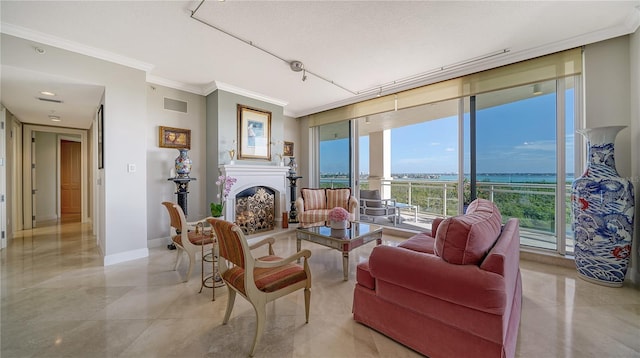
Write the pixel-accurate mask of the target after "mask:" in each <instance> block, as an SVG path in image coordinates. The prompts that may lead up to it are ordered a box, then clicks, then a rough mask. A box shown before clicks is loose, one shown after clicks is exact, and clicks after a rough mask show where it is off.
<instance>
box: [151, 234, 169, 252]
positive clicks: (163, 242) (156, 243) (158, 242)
mask: <svg viewBox="0 0 640 358" xmlns="http://www.w3.org/2000/svg"><path fill="white" fill-rule="evenodd" d="M170 243H171V239H170V238H169V237H159V238H157V239H151V240H148V241H147V247H148V248H150V249H151V248H156V247H163V246H167V245H169V244H170Z"/></svg>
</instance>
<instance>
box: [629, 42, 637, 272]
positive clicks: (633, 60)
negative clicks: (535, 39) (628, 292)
mask: <svg viewBox="0 0 640 358" xmlns="http://www.w3.org/2000/svg"><path fill="white" fill-rule="evenodd" d="M629 63H630V64H631V66H630V67H631V70H630V73H629V78H630V81H631V83H630V91H629V93H630V96H629V97H630V98H631V99H632V100H631V101H630V102H631V106H630V107H631V109H630V115H631V120H630V122H631V127H630V132H631V139H630V140H631V176H632V178H633V180H632V181H633V185H634V189H635V197H636V207H635V209H636V215H635V231H634V235H633V236H634V238H633V244H632V247H633V248H635V250H634V253H633V256H632V257H631V270H630V271H631V273H630V276H631V280H632V281H633V282H635V283H636V284H638V283H640V204H638V203H639V202H640V200H639V198H640V100H638V99H639V98H640V65H639V64H640V30H636V32H635V33H634V34H632V35H631V36H630V39H629Z"/></svg>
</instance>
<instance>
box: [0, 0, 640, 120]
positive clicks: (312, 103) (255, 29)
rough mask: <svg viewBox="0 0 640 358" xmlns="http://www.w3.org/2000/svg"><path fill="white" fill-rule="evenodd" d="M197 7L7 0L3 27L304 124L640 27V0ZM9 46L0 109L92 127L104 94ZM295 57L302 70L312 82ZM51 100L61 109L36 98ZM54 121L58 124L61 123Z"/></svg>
mask: <svg viewBox="0 0 640 358" xmlns="http://www.w3.org/2000/svg"><path fill="white" fill-rule="evenodd" d="M199 4H200V2H199V1H119V2H112V1H79V2H74V1H42V2H39V1H6V0H3V1H1V2H0V7H1V8H0V13H1V17H0V19H1V21H2V22H1V24H0V25H1V27H0V31H1V32H2V33H3V34H5V35H11V36H13V37H18V38H20V39H21V41H29V42H30V43H34V44H35V45H33V47H40V48H42V49H43V50H45V53H44V54H39V53H37V52H36V51H33V54H31V55H32V56H46V51H47V50H48V49H50V48H53V47H59V48H62V49H66V50H71V51H74V52H78V53H82V54H86V55H90V56H93V57H97V58H100V59H104V60H108V61H113V62H116V63H120V64H124V65H127V66H130V67H134V68H138V69H140V70H144V71H146V73H147V81H148V82H150V83H154V84H159V85H165V86H169V87H172V88H177V89H181V90H185V91H188V92H193V93H197V94H201V95H207V94H209V93H211V92H212V91H214V90H215V89H222V90H226V91H230V92H235V93H239V94H243V95H245V96H249V97H254V98H258V99H261V100H265V101H268V102H272V103H276V104H280V105H283V106H284V110H285V115H288V116H292V117H300V116H304V115H307V114H312V113H317V112H319V111H322V110H326V109H330V108H335V107H337V106H340V105H344V104H348V103H353V102H356V101H358V100H362V99H366V98H372V97H375V96H376V95H378V94H380V93H382V94H387V93H392V92H396V91H398V90H401V89H406V88H410V87H415V86H417V85H422V84H427V83H433V82H437V81H440V80H443V79H447V78H452V77H455V76H460V75H463V74H468V73H471V72H476V71H480V70H484V69H488V68H492V67H497V66H500V65H504V64H508V63H513V62H517V61H520V60H524V59H528V58H532V57H536V56H540V55H544V54H547V53H551V52H556V51H560V50H564V49H568V48H572V47H576V46H580V45H584V44H588V43H593V42H596V41H602V40H605V39H608V38H612V37H617V36H621V35H625V34H629V33H632V32H634V31H635V30H636V29H637V28H638V25H639V24H640V0H635V1H566V2H565V1H408V2H404V1H233V0H228V1H225V2H220V1H212V0H208V1H206V2H204V3H203V4H202V5H201V6H200V7H199V8H198V6H199ZM196 8H198V9H197V12H195V13H194V12H193V11H194V10H195V9H196ZM2 39H3V41H2V44H1V45H2V68H1V70H2V72H1V81H2V86H1V92H0V96H1V98H0V100H1V101H2V103H3V104H4V105H5V106H6V107H7V108H8V109H9V110H10V111H11V112H12V113H14V114H15V115H16V116H17V117H18V118H19V119H20V120H21V121H23V122H25V123H36V124H47V125H59V126H65V127H74V128H88V127H89V126H90V124H91V121H92V119H93V116H94V113H95V109H96V107H97V105H98V103H99V101H100V98H101V96H102V93H103V91H104V87H103V86H102V85H101V84H88V83H80V82H78V81H73V80H70V79H66V78H62V77H57V76H56V74H55V73H40V72H38V70H37V69H34V68H22V67H21V66H20V63H19V61H15V59H14V61H9V60H8V59H9V58H10V56H11V53H12V47H11V46H13V42H15V41H13V42H12V41H8V40H7V39H8V38H7V37H6V36H3V38H2ZM38 43H39V44H41V45H38ZM291 61H301V62H302V63H303V65H304V69H305V70H306V71H307V72H306V77H307V78H306V80H305V81H302V78H303V74H304V73H303V72H295V71H292V69H291V67H290V62H291ZM9 64H10V65H9ZM58 65H59V66H79V65H82V64H78V63H65V62H64V61H61V62H60V63H59V64H58ZM45 90H46V91H52V92H55V93H56V96H54V98H56V99H59V100H62V101H63V103H52V102H44V101H41V100H38V97H44V96H43V95H41V94H40V91H45ZM52 111H54V112H53V113H52ZM51 114H54V115H59V116H60V117H61V119H62V121H61V122H55V123H52V122H51V121H50V119H49V118H48V117H49V115H51Z"/></svg>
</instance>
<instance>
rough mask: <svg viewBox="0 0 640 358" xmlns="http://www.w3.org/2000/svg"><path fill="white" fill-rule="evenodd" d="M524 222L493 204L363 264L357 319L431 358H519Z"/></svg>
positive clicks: (473, 208) (480, 204)
mask: <svg viewBox="0 0 640 358" xmlns="http://www.w3.org/2000/svg"><path fill="white" fill-rule="evenodd" d="M519 249H520V234H519V229H518V220H517V219H510V220H508V221H507V223H506V224H505V225H504V226H502V225H501V216H500V212H499V211H498V209H497V208H496V207H495V205H494V204H493V203H491V202H490V201H487V200H483V199H478V200H476V201H474V202H473V203H471V205H470V206H469V208H468V209H467V214H466V215H462V216H458V217H452V218H447V219H444V220H442V219H437V220H436V221H434V223H433V230H432V231H431V232H428V233H423V234H418V235H416V236H414V237H412V238H410V239H408V240H407V241H405V242H403V243H402V244H400V245H399V246H398V247H393V246H377V247H376V248H374V249H373V251H372V253H371V256H370V258H369V260H368V261H367V262H363V263H361V264H359V265H358V268H357V284H356V287H355V291H354V298H353V317H354V319H355V320H356V321H358V322H361V323H363V324H365V325H367V326H369V327H371V328H373V329H375V330H377V331H379V332H381V333H383V334H385V335H387V336H389V337H390V338H392V339H394V340H396V341H398V342H400V343H402V344H404V345H406V346H408V347H410V348H412V349H414V350H416V351H418V352H420V353H422V354H425V355H427V356H429V357H431V358H438V357H447V358H448V357H499V358H506V357H514V355H515V349H516V340H517V337H518V326H519V322H520V311H521V304H522V283H521V277H520V269H519Z"/></svg>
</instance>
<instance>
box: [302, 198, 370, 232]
mask: <svg viewBox="0 0 640 358" xmlns="http://www.w3.org/2000/svg"><path fill="white" fill-rule="evenodd" d="M335 207H341V208H343V209H345V210H347V211H348V212H349V214H350V217H349V221H355V219H356V210H357V209H358V199H356V197H355V196H353V195H351V188H336V189H329V188H326V189H325V188H313V189H312V188H303V189H301V190H300V197H299V198H298V199H297V200H296V210H297V211H298V221H299V222H300V227H309V226H321V225H324V224H325V223H326V221H327V220H328V215H329V211H331V209H333V208H335Z"/></svg>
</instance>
